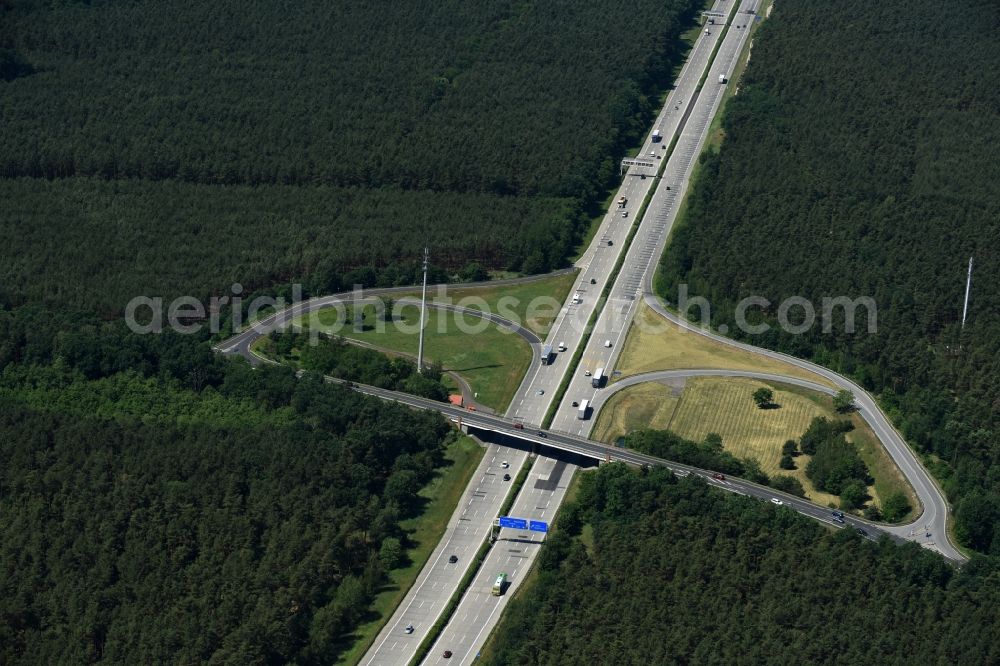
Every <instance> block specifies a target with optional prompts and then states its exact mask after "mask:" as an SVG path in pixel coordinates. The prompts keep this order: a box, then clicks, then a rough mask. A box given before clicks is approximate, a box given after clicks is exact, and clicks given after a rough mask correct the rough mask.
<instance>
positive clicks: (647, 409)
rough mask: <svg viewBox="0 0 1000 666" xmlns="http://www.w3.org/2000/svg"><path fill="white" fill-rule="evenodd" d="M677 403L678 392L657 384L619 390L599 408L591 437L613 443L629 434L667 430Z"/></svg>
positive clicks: (678, 398) (678, 399)
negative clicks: (647, 429) (651, 430)
mask: <svg viewBox="0 0 1000 666" xmlns="http://www.w3.org/2000/svg"><path fill="white" fill-rule="evenodd" d="M679 402H680V395H679V391H674V390H672V389H671V387H669V386H665V385H663V384H659V383H657V382H648V383H646V384H639V385H638V386H632V387H629V388H627V389H622V390H621V391H619V392H618V393H616V394H614V395H613V396H612V397H611V399H610V400H608V402H607V404H605V405H604V407H603V408H601V412H600V414H599V415H598V417H597V422H596V423H595V424H594V430H593V432H592V433H591V436H592V437H593V438H594V439H597V440H599V441H602V442H615V441H617V440H618V439H619V438H620V437H624V436H625V435H626V434H628V433H630V432H632V431H633V430H639V429H642V428H652V429H654V430H669V429H670V421H671V419H672V418H673V416H674V411H675V410H676V409H677V404H678V403H679Z"/></svg>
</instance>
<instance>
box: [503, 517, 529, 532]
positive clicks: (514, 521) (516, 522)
mask: <svg viewBox="0 0 1000 666" xmlns="http://www.w3.org/2000/svg"><path fill="white" fill-rule="evenodd" d="M500 527H510V528H512V529H515V530H523V529H527V527H528V521H527V520H525V519H524V518H511V517H509V516H500Z"/></svg>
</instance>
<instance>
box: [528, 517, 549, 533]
mask: <svg viewBox="0 0 1000 666" xmlns="http://www.w3.org/2000/svg"><path fill="white" fill-rule="evenodd" d="M528 529H529V530H531V531H532V532H548V531H549V524H548V523H546V522H542V521H541V520H532V521H531V523H530V525H529V527H528Z"/></svg>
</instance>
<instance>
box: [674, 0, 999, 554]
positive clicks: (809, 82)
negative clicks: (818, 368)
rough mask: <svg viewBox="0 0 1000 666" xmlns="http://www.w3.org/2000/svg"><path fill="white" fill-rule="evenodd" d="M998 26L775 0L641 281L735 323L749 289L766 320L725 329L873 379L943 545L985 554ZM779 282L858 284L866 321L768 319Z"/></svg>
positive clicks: (995, 481)
mask: <svg viewBox="0 0 1000 666" xmlns="http://www.w3.org/2000/svg"><path fill="white" fill-rule="evenodd" d="M998 24H1000V8H998V7H997V5H996V3H993V2H985V1H977V0H961V1H958V2H949V3H945V4H941V3H936V2H931V1H930V0H917V1H916V2H910V3H907V4H906V5H905V6H901V5H898V4H894V3H883V2H864V1H863V0H835V1H833V2H823V3H809V2H797V3H796V2H792V3H779V4H778V5H777V6H776V7H775V10H774V12H773V14H772V16H771V18H770V19H768V20H767V21H766V22H764V24H763V26H762V29H761V31H760V34H759V38H758V39H757V40H756V42H755V45H754V47H753V53H752V57H751V60H750V63H749V66H748V69H747V71H746V74H745V76H744V77H743V80H742V81H741V85H740V91H739V94H738V95H737V96H736V97H735V98H734V99H733V100H732V102H731V103H730V104H729V105H728V107H727V110H726V114H725V118H724V121H723V125H724V130H725V133H726V138H725V141H724V142H723V144H722V147H721V150H719V152H718V153H717V154H712V155H709V156H708V157H707V158H706V159H704V160H703V162H702V164H701V170H700V176H699V178H698V180H697V182H696V184H695V186H694V188H693V190H692V193H691V195H690V197H689V205H688V208H687V213H686V223H685V224H684V225H683V226H681V227H680V228H678V229H677V231H676V233H675V234H674V237H673V240H672V241H671V243H670V245H669V247H668V249H667V251H666V252H665V254H664V257H663V260H662V263H661V270H660V273H659V280H658V284H657V290H658V292H659V293H660V294H661V295H662V296H663V297H664V298H666V299H667V300H668V301H670V302H676V299H677V289H678V287H679V285H680V284H682V283H687V284H688V285H689V289H690V293H691V294H694V295H699V296H703V297H705V298H707V299H708V300H709V301H710V302H711V304H712V307H713V312H712V319H713V324H714V325H719V324H723V323H724V324H726V325H727V326H728V327H729V330H730V331H731V332H733V333H735V334H736V335H741V333H740V332H739V330H738V329H737V328H736V326H734V317H733V315H734V311H735V306H736V304H737V303H738V301H739V300H740V299H741V298H744V297H746V296H749V295H760V296H763V297H765V298H767V299H768V300H769V301H770V302H771V303H772V305H771V306H770V307H769V308H768V309H766V310H765V311H764V312H763V318H762V320H763V321H764V322H765V323H769V324H771V325H772V330H771V331H769V332H768V333H766V334H763V335H752V336H750V335H744V338H745V339H748V340H750V341H751V342H753V343H754V344H762V345H765V346H768V347H771V348H774V349H779V350H783V351H787V352H790V353H793V354H797V355H800V356H804V357H811V358H813V359H815V360H816V361H818V362H820V363H822V364H824V365H827V366H828V367H831V368H833V369H835V370H838V371H840V372H843V373H846V374H848V375H851V376H853V377H855V378H856V379H857V380H858V381H859V382H860V383H861V384H863V385H864V386H865V388H867V389H869V390H871V391H873V392H874V393H875V394H877V396H878V397H879V399H880V401H881V402H882V404H883V405H885V406H886V408H887V409H888V411H889V413H890V415H891V416H892V417H893V419H894V421H895V422H896V423H897V424H898V425H899V427H901V429H902V431H903V432H904V433H905V435H906V437H907V439H908V441H909V442H911V443H912V444H913V445H914V446H915V447H916V448H917V449H918V450H919V451H921V452H924V453H925V454H926V455H927V458H926V461H927V464H928V465H929V466H930V467H931V468H932V469H933V470H934V472H935V474H936V476H937V477H938V478H939V479H941V481H942V483H943V486H944V488H945V489H946V491H947V493H948V496H949V498H950V499H951V501H952V502H953V503H954V504H955V507H956V533H957V536H958V538H959V539H960V541H961V542H962V543H964V544H965V545H967V546H970V547H972V548H974V549H977V550H979V551H981V552H991V553H997V554H1000V474H998V470H1000V446H998V441H1000V401H998V399H997V398H998V396H1000V316H998V315H1000V290H998V286H1000V283H998V282H997V275H998V274H1000V185H998V180H997V178H996V146H997V145H1000V89H998V88H997V86H995V85H993V84H992V83H991V82H989V81H988V80H986V79H984V77H983V74H984V73H985V72H991V71H996V70H997V67H998V66H1000V43H998V42H997V40H996V30H995V28H996V26H997V25H998ZM958 53H960V56H959V55H957V54H958ZM970 256H973V257H974V273H973V281H972V291H971V300H970V304H969V313H968V320H967V322H966V325H965V327H964V329H963V328H962V327H961V320H962V309H963V296H964V291H965V280H966V269H967V264H968V260H969V257H970ZM795 295H800V296H804V297H805V298H806V299H808V300H809V301H810V302H812V303H813V304H814V305H815V309H816V312H817V313H818V314H819V313H821V312H822V305H821V304H822V299H823V298H824V297H839V296H847V297H849V298H852V299H853V298H858V297H871V298H873V299H874V300H875V302H876V304H877V317H878V320H877V332H873V333H870V334H869V333H868V332H867V327H866V326H865V323H864V319H865V311H864V310H863V309H862V310H860V312H859V320H860V325H859V330H860V332H858V333H855V334H850V333H846V332H845V331H844V322H843V318H842V317H839V318H838V319H835V320H834V326H833V330H832V332H831V333H824V332H823V330H822V323H821V322H819V321H817V323H816V324H815V325H814V326H813V327H812V328H811V329H809V330H808V331H807V332H806V333H805V334H802V335H790V334H785V333H781V332H780V331H779V330H777V327H776V320H777V308H778V304H779V303H780V302H781V301H782V300H783V299H785V298H788V297H790V296H795ZM751 312H754V311H753V310H751ZM795 312H801V311H800V310H793V315H792V317H791V319H792V321H793V322H798V321H799V319H798V318H797V317H796V315H795V314H794V313H795ZM694 314H697V313H696V312H695V313H694Z"/></svg>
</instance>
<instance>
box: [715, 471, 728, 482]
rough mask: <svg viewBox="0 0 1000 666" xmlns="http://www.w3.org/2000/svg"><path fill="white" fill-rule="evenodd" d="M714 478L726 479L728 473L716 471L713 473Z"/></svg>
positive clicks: (717, 479) (718, 479)
mask: <svg viewBox="0 0 1000 666" xmlns="http://www.w3.org/2000/svg"><path fill="white" fill-rule="evenodd" d="M712 478H713V479H715V480H716V481H725V480H726V475H725V474H719V473H718V472H716V473H715V474H713V475H712Z"/></svg>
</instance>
